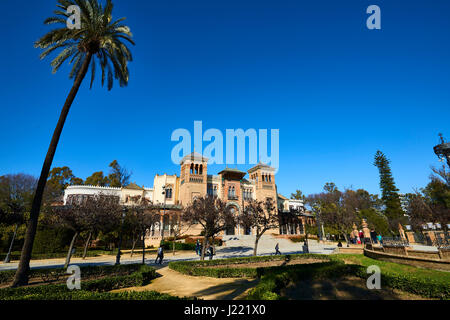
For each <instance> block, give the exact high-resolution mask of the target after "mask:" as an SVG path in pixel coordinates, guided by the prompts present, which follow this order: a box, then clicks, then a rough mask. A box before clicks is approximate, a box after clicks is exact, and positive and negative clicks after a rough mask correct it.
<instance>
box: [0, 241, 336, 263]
mask: <svg viewBox="0 0 450 320" xmlns="http://www.w3.org/2000/svg"><path fill="white" fill-rule="evenodd" d="M223 240H224V245H223V246H221V247H218V248H217V251H216V255H215V256H214V259H222V258H235V257H246V256H252V255H253V247H254V243H255V237H254V236H244V235H239V236H223ZM277 243H278V244H279V250H280V251H281V253H282V254H296V253H302V252H303V248H302V247H303V242H298V243H295V242H292V241H290V240H288V239H277V238H274V237H272V236H270V235H263V236H262V237H261V239H260V240H259V244H258V255H271V254H274V253H275V245H276V244H277ZM335 249H336V244H334V243H330V244H321V243H317V241H315V240H309V252H310V253H319V254H330V253H333V252H334V250H335ZM155 259H156V255H155V253H154V252H151V253H149V254H146V263H147V264H149V265H153V264H154V261H155ZM198 259H199V257H198V255H196V254H195V252H193V251H192V252H190V251H178V252H176V255H173V254H172V251H166V252H165V255H164V262H163V263H165V264H167V263H168V262H170V261H180V260H185V261H187V260H198ZM206 259H208V258H206ZM64 261H65V260H64V259H62V258H60V259H46V260H33V261H31V268H32V269H33V268H50V267H53V268H56V267H63V266H64ZM115 261H116V257H115V256H113V255H108V256H106V255H105V256H100V257H87V258H86V259H85V260H83V259H82V258H72V260H71V264H76V265H80V266H85V265H112V264H114V263H115ZM141 261H142V255H141V254H139V253H138V254H134V255H133V257H130V254H124V255H122V258H121V263H122V264H131V263H140V262H141ZM18 264H19V263H18V261H13V262H11V263H7V264H5V263H3V262H1V263H0V271H1V270H14V269H17V266H18Z"/></svg>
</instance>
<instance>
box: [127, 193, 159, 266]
mask: <svg viewBox="0 0 450 320" xmlns="http://www.w3.org/2000/svg"><path fill="white" fill-rule="evenodd" d="M128 212H129V214H128V215H127V220H128V223H129V224H130V225H132V228H133V229H134V230H136V231H138V232H139V234H140V235H141V237H142V238H141V240H142V264H145V236H146V234H147V231H148V230H149V229H151V227H152V226H154V224H155V223H156V222H157V221H159V210H158V209H157V208H155V207H154V206H153V205H152V203H151V202H149V201H148V200H146V199H145V198H142V199H141V201H140V203H139V204H133V205H131V206H129V207H128Z"/></svg>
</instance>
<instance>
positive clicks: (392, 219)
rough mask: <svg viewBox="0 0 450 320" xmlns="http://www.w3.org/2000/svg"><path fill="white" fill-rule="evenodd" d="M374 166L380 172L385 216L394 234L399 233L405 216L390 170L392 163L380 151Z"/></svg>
mask: <svg viewBox="0 0 450 320" xmlns="http://www.w3.org/2000/svg"><path fill="white" fill-rule="evenodd" d="M374 165H375V166H376V167H378V171H379V172H380V189H381V199H382V200H383V203H384V206H385V208H384V214H385V216H386V217H387V219H388V221H389V227H390V229H391V232H392V233H395V234H397V233H398V224H399V223H403V222H404V220H405V215H404V212H403V209H402V206H401V202H400V196H399V195H398V191H399V190H398V189H397V187H396V186H395V182H394V178H393V177H392V172H391V168H390V161H389V160H388V159H387V158H386V156H385V155H384V154H383V152H381V151H380V150H378V151H377V153H376V154H375V163H374Z"/></svg>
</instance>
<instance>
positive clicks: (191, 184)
mask: <svg viewBox="0 0 450 320" xmlns="http://www.w3.org/2000/svg"><path fill="white" fill-rule="evenodd" d="M207 163H208V159H207V158H205V157H203V156H202V155H201V154H199V153H197V152H193V153H191V154H188V155H187V156H185V157H184V158H183V159H182V160H181V162H180V165H181V169H180V170H181V171H180V197H179V199H180V202H181V205H183V206H186V205H188V204H189V203H190V202H191V201H192V200H193V199H194V197H204V196H205V195H206V191H207V190H206V186H207Z"/></svg>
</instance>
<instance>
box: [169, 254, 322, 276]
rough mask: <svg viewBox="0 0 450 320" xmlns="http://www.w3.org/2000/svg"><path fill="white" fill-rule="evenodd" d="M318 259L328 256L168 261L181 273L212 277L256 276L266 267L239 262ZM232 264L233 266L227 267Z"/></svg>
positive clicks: (297, 255)
mask: <svg viewBox="0 0 450 320" xmlns="http://www.w3.org/2000/svg"><path fill="white" fill-rule="evenodd" d="M309 258H313V259H318V260H323V261H328V260H329V259H330V258H329V257H328V256H325V255H317V254H294V255H276V256H256V257H241V258H230V259H217V260H204V261H174V262H169V268H170V269H172V270H175V271H178V272H180V273H183V274H187V275H191V276H206V277H214V278H239V277H249V278H256V277H258V276H259V275H260V274H262V273H263V271H262V270H263V269H267V268H240V267H239V265H240V264H245V263H252V262H266V261H282V260H286V259H293V260H295V259H309ZM220 265H227V267H225V266H224V267H223V268H208V266H220ZM229 265H233V266H235V267H229Z"/></svg>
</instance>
